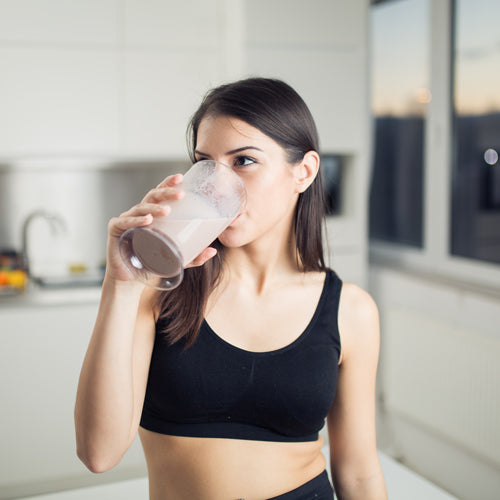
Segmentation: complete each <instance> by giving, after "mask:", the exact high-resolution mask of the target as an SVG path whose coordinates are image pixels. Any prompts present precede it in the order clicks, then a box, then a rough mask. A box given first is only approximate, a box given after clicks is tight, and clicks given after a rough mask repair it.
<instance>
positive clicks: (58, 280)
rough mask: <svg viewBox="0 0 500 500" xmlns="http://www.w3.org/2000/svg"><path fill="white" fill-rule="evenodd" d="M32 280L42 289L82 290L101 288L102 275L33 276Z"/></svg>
mask: <svg viewBox="0 0 500 500" xmlns="http://www.w3.org/2000/svg"><path fill="white" fill-rule="evenodd" d="M31 280H32V281H33V282H34V283H35V284H36V285H38V286H39V287H42V288H80V287H91V286H101V285H102V280H103V276H102V275H101V274H68V275H63V276H32V277H31Z"/></svg>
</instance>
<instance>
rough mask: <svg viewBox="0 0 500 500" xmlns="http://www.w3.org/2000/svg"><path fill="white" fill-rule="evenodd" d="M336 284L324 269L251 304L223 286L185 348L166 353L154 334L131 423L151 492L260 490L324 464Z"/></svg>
mask: <svg viewBox="0 0 500 500" xmlns="http://www.w3.org/2000/svg"><path fill="white" fill-rule="evenodd" d="M340 287H341V282H340V280H339V279H338V278H337V277H336V276H335V275H334V274H333V273H331V272H330V273H328V275H327V277H326V278H325V275H324V273H310V274H309V275H308V276H307V275H306V277H305V278H304V277H303V278H302V279H301V281H300V282H299V281H297V282H296V283H293V282H292V283H291V284H289V285H288V286H283V287H282V288H281V289H278V291H277V292H276V293H273V295H272V297H271V296H269V297H265V296H261V297H260V298H259V299H256V300H257V301H260V303H251V299H249V298H248V297H247V296H245V293H238V292H237V291H236V290H230V289H228V290H227V292H224V293H222V294H220V295H219V296H218V297H217V306H216V307H214V308H212V309H210V310H209V313H208V314H207V318H206V320H207V321H205V322H204V326H203V327H202V329H201V331H200V336H199V340H197V343H195V344H194V346H193V347H192V348H190V349H192V350H191V351H190V350H189V349H188V350H187V351H181V350H180V348H179V346H178V347H177V352H175V353H174V354H172V352H173V351H171V350H170V349H168V348H167V347H166V344H165V343H161V341H160V340H159V338H158V337H157V341H156V342H155V350H154V352H153V357H152V365H151V371H150V381H149V382H148V391H147V394H146V401H145V410H144V413H143V421H142V422H141V426H142V428H141V429H140V436H141V440H142V443H143V447H144V451H145V454H146V459H147V462H148V469H149V475H150V492H151V498H152V499H153V500H157V499H165V498H174V499H176V500H177V499H179V500H181V499H183V498H190V499H196V498H200V499H207V500H209V499H211V498H214V499H217V500H221V499H225V498H227V499H238V498H245V499H246V500H248V499H251V498H255V499H258V498H262V499H265V498H270V497H272V496H276V495H279V494H282V493H285V492H287V491H290V490H292V489H294V488H297V487H298V486H300V485H302V484H303V483H305V482H307V481H309V480H310V479H312V478H313V477H315V476H316V475H318V474H319V473H321V472H322V470H323V469H324V467H325V459H324V457H323V455H322V454H321V447H322V439H321V438H320V437H318V434H317V431H318V430H319V428H320V427H321V425H322V421H323V420H324V417H325V416H326V413H327V412H328V409H329V407H330V406H331V402H332V401H333V397H334V394H335V384H336V375H337V372H336V370H337V363H338V360H339V357H340V339H339V335H338V328H337V311H338V300H339V296H340ZM249 302H250V303H249ZM252 310H256V311H259V315H258V316H255V315H253V316H252V314H251V311H252ZM249 311H250V313H249ZM209 325H210V326H209ZM330 328H331V331H329V329H330ZM216 332H217V333H216ZM174 351H175V348H174ZM172 356H175V357H172ZM183 360H184V361H183ZM218 367H220V368H218ZM226 367H227V369H226ZM235 367H242V369H243V368H245V370H243V372H244V373H245V377H246V378H245V377H244V378H241V374H239V375H238V377H239V378H238V377H236V376H234V377H233V374H234V373H235ZM214 370H215V371H214ZM185 373H189V376H187V377H184V376H183V374H185ZM184 379H186V380H184ZM217 379H218V381H217ZM233 379H234V381H233ZM176 381H177V382H176ZM212 382H213V383H212ZM217 384H219V385H221V387H220V388H218V385H217ZM259 384H260V385H259ZM267 386H270V387H272V388H273V389H272V390H274V391H275V392H272V390H269V387H267ZM218 391H219V392H220V394H221V396H220V397H218ZM189 393H191V394H190V395H189V396H187V397H186V398H184V399H185V400H184V399H183V395H184V394H189ZM197 395H198V397H197ZM261 395H262V396H261ZM228 396H229V397H228ZM309 399H310V400H309ZM193 401H194V402H193ZM197 405H198V406H199V408H197ZM252 405H253V406H252ZM165 415H166V417H165ZM205 415H208V418H205ZM162 419H163V420H164V423H163V424H162V421H161V420H162ZM171 421H174V422H171ZM179 422H180V423H179ZM233 422H234V424H233ZM238 426H241V427H242V430H241V431H240V430H238ZM214 428H217V429H218V430H214ZM192 429H194V430H192ZM235 429H237V430H235ZM239 432H242V433H243V434H242V435H241V436H240V435H239V434H238V433H239ZM175 434H178V435H175ZM304 435H307V436H305V437H304Z"/></svg>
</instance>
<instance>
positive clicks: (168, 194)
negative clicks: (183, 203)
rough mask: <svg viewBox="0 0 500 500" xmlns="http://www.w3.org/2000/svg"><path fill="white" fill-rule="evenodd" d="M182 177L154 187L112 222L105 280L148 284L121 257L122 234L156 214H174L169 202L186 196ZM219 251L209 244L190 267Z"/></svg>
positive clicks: (167, 180)
mask: <svg viewBox="0 0 500 500" xmlns="http://www.w3.org/2000/svg"><path fill="white" fill-rule="evenodd" d="M182 178H183V175H182V174H174V175H170V176H168V177H167V178H165V179H164V180H163V181H162V182H161V183H160V184H158V186H156V188H154V189H151V190H150V191H149V192H148V193H147V194H146V196H145V197H144V198H143V199H142V201H141V202H140V203H138V204H137V205H135V206H133V207H132V208H130V209H129V210H127V211H126V212H123V213H122V214H121V215H120V216H119V217H113V218H112V219H111V220H110V221H109V223H108V243H107V251H106V254H107V255H106V274H105V279H108V280H109V279H111V280H114V281H117V282H130V283H136V284H137V285H138V286H144V285H141V284H140V282H138V281H136V280H135V278H134V277H133V275H132V273H131V272H130V271H129V270H128V269H127V267H126V265H125V264H124V262H123V260H122V258H121V256H120V252H119V246H118V245H119V241H120V237H121V235H122V234H123V233H124V232H125V231H127V230H128V229H132V228H135V227H144V226H148V225H150V224H151V223H152V222H153V218H154V217H162V216H166V215H168V214H169V213H170V206H169V204H168V202H169V201H174V200H180V199H181V198H182V197H183V196H184V191H182V190H180V189H178V185H179V184H180V183H181V182H182ZM216 253H217V251H216V250H215V249H214V248H211V247H208V248H206V249H205V250H204V251H203V252H202V253H201V254H200V255H198V257H196V259H194V260H193V262H192V263H191V264H190V265H189V266H188V267H192V266H201V265H203V264H204V263H205V262H206V261H207V260H209V259H211V258H212V257H213V256H214V255H215V254H216Z"/></svg>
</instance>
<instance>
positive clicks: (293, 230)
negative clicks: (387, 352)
mask: <svg viewBox="0 0 500 500" xmlns="http://www.w3.org/2000/svg"><path fill="white" fill-rule="evenodd" d="M190 132H191V142H192V151H191V153H192V160H193V161H198V160H202V159H214V160H218V161H222V162H224V163H226V164H227V165H229V166H231V167H232V168H233V170H234V171H235V172H237V173H238V175H239V176H240V178H241V179H242V181H243V183H244V184H245V187H246V190H247V205H246V208H245V210H244V212H243V213H242V214H241V215H240V216H239V217H238V218H237V219H236V220H235V221H234V222H233V223H232V224H231V225H230V226H229V227H228V228H227V229H226V230H225V231H224V232H223V233H222V234H221V235H220V237H219V238H218V241H216V242H215V243H214V244H213V246H212V247H209V248H207V249H206V250H204V251H203V252H202V253H201V254H200V255H199V256H198V257H197V258H196V259H195V260H194V261H193V262H192V263H191V267H190V269H188V270H186V273H185V277H184V281H183V282H182V284H181V285H180V286H179V287H178V288H177V289H175V290H173V291H170V292H158V291H156V290H154V289H148V288H146V287H144V286H143V285H141V284H140V283H139V282H137V281H134V280H133V279H132V276H131V275H130V274H129V273H128V271H127V269H126V268H125V267H124V265H123V263H122V262H121V259H120V257H119V254H118V251H117V248H118V240H119V238H120V235H121V234H122V233H123V232H124V231H126V230H127V229H129V228H132V227H138V226H146V225H148V224H150V223H151V221H152V218H153V216H161V215H168V211H169V208H168V207H167V208H165V206H164V204H165V202H166V201H168V200H175V199H178V198H180V197H182V195H183V193H182V192H181V191H180V190H179V189H178V188H177V187H176V186H177V185H178V184H179V183H180V182H181V180H182V175H179V174H177V175H174V176H170V177H168V178H167V179H165V181H163V182H162V183H161V184H160V185H159V186H158V187H157V188H156V189H153V190H151V191H150V192H149V193H148V194H147V195H146V196H145V198H144V199H143V200H142V202H141V203H139V204H138V205H136V206H135V207H133V208H131V209H130V210H129V211H127V212H125V213H124V214H122V215H121V216H120V217H118V218H114V219H112V220H111V221H110V223H109V228H108V229H109V238H108V248H107V268H106V275H105V278H104V282H103V288H102V298H101V304H100V308H99V313H98V317H97V320H96V325H95V329H94V332H93V335H92V338H91V341H90V345H89V348H88V352H87V355H86V357H85V360H84V363H83V367H82V372H81V376H80V382H79V387H78V394H77V401H76V408H75V422H76V436H77V452H78V456H79V457H80V459H81V460H82V461H83V462H84V463H85V465H86V466H87V467H88V468H89V469H90V470H91V471H94V472H102V471H106V470H108V469H110V468H111V467H113V466H114V465H116V464H117V463H118V462H119V461H120V459H121V457H122V456H123V454H124V453H125V452H126V450H127V449H128V447H129V446H130V444H131V443H132V441H133V439H134V437H135V435H136V433H137V432H138V431H139V434H140V438H141V441H142V445H143V448H144V452H145V456H146V460H147V464H148V471H149V485H150V498H151V499H153V500H160V499H161V500H163V499H174V500H183V499H186V500H193V499H200V500H212V499H213V500H223V499H228V500H229V499H230V500H235V499H242V498H243V499H246V500H250V499H269V498H280V499H309V498H316V499H332V498H333V491H332V487H331V485H330V483H329V480H328V476H327V473H326V471H325V459H324V457H323V455H322V453H321V447H322V445H323V441H322V438H321V436H320V435H319V434H318V431H319V430H320V429H321V427H322V426H323V424H324V422H325V418H326V419H327V422H328V434H329V440H330V452H331V466H332V470H331V472H332V478H333V482H334V485H335V490H336V494H337V496H338V498H340V499H362V500H370V499H373V500H375V499H385V498H386V493H385V486H384V480H383V476H382V473H381V469H380V464H379V462H378V457H377V450H376V440H375V376H376V366H377V359H378V345H379V331H378V315H377V308H376V306H375V305H374V303H373V301H372V300H371V298H370V297H369V295H368V294H366V293H365V292H363V291H362V290H361V289H359V288H358V287H356V286H355V285H352V284H347V283H344V284H342V282H341V280H340V279H339V278H338V277H337V276H336V274H335V273H334V272H333V271H331V270H329V269H328V268H327V267H326V266H325V264H324V260H323V250H322V234H321V228H322V219H323V199H322V187H321V177H320V175H319V174H318V171H319V165H320V158H319V155H318V151H319V146H318V138H317V132H316V128H315V125H314V122H313V119H312V117H311V114H310V112H309V110H308V109H307V107H306V105H305V104H304V102H303V101H302V99H301V98H300V97H299V96H298V94H297V93H296V92H295V91H294V90H293V89H291V88H290V87H289V86H288V85H286V84H285V83H283V82H281V81H278V80H271V79H263V78H253V79H247V80H242V81H239V82H235V83H232V84H228V85H223V86H221V87H218V88H216V89H214V90H212V91H211V92H210V93H209V94H207V96H206V97H205V99H204V101H203V102H202V104H201V106H200V108H199V109H198V111H197V112H196V113H195V115H194V116H193V119H192V121H191V124H190ZM160 202H162V203H163V205H160V204H159V203H160Z"/></svg>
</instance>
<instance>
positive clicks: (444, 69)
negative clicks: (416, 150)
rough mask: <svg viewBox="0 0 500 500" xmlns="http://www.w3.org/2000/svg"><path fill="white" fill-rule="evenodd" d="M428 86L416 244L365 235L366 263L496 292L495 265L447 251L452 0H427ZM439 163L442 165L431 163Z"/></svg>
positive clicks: (499, 274) (499, 286)
mask: <svg viewBox="0 0 500 500" xmlns="http://www.w3.org/2000/svg"><path fill="white" fill-rule="evenodd" d="M428 12H429V17H430V19H429V27H430V30H429V32H430V44H429V48H430V54H429V61H430V90H431V95H432V99H431V101H430V103H429V104H428V107H427V117H426V123H425V132H424V134H425V141H424V144H425V151H424V165H423V168H424V172H423V175H424V188H423V189H424V202H423V212H424V213H423V225H424V228H423V246H422V248H416V247H410V246H405V245H402V244H395V243H388V242H383V241H380V240H374V239H371V240H370V241H369V258H370V263H373V264H381V265H388V266H391V267H397V268H403V269H407V270H408V271H411V272H418V273H419V275H421V276H428V277H429V278H430V279H433V280H436V279H437V280H440V281H446V282H453V283H454V284H456V285H457V286H460V287H463V288H467V289H470V288H473V289H480V290H482V291H485V292H493V293H495V295H496V294H498V293H500V265H499V264H496V263H488V262H484V261H480V260H475V259H472V258H471V259H469V258H465V257H460V256H455V255H453V254H452V253H451V196H452V166H453V66H454V65H453V52H454V44H453V41H454V40H453V37H454V35H453V33H454V0H443V1H435V0H429V11H428ZM436 166H441V167H442V168H436Z"/></svg>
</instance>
